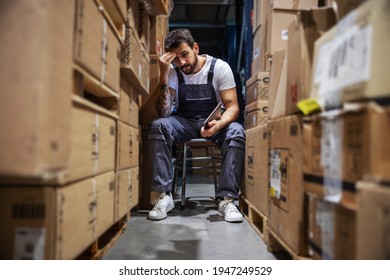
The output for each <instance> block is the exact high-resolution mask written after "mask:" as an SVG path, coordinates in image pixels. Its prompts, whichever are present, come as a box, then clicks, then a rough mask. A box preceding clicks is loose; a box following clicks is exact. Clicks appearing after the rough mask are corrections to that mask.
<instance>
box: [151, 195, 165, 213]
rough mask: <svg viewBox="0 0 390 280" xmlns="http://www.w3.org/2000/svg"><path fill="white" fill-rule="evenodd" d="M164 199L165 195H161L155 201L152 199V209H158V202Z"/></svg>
mask: <svg viewBox="0 0 390 280" xmlns="http://www.w3.org/2000/svg"><path fill="white" fill-rule="evenodd" d="M164 197H165V193H161V194H160V196H159V197H156V198H155V199H153V201H152V204H153V205H154V207H153V209H156V208H157V207H158V202H159V201H160V199H162V198H164Z"/></svg>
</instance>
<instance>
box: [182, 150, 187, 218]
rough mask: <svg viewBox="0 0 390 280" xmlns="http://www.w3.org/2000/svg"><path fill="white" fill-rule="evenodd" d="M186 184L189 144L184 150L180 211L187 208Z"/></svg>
mask: <svg viewBox="0 0 390 280" xmlns="http://www.w3.org/2000/svg"><path fill="white" fill-rule="evenodd" d="M186 183H187V143H184V148H183V182H182V184H181V206H180V209H181V210H184V209H185V208H186Z"/></svg>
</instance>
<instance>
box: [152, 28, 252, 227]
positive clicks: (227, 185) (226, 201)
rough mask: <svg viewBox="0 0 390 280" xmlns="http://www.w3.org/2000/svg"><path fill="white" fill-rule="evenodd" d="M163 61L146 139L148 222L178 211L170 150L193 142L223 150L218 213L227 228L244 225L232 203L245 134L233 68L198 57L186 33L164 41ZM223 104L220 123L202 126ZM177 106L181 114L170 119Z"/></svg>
mask: <svg viewBox="0 0 390 280" xmlns="http://www.w3.org/2000/svg"><path fill="white" fill-rule="evenodd" d="M165 51H166V53H165V54H164V55H162V56H161V57H160V59H159V67H160V72H161V76H160V89H159V93H158V97H157V100H156V110H157V113H158V115H159V116H160V117H161V118H159V119H157V120H154V121H153V122H152V124H151V127H150V133H149V134H148V142H149V147H150V154H151V156H152V163H153V167H152V181H151V201H152V203H153V204H154V208H153V210H151V211H150V212H149V214H148V219H151V220H161V219H164V218H166V217H167V212H169V211H170V210H172V209H173V208H174V203H173V199H172V195H171V193H170V191H171V189H172V179H173V174H172V173H173V172H172V145H176V144H177V143H183V142H186V141H188V140H191V139H193V138H200V137H204V138H208V139H210V140H212V141H213V142H214V143H216V144H217V145H218V146H219V147H220V148H221V150H222V154H223V159H222V167H221V173H220V179H219V184H218V189H217V193H216V196H217V197H218V198H220V199H221V202H220V203H219V206H218V213H219V214H220V215H221V216H222V217H224V219H225V220H226V221H228V222H242V221H243V216H242V214H241V213H240V212H239V211H238V210H237V208H236V206H235V204H234V199H237V198H238V194H239V190H240V183H241V176H242V171H243V164H244V157H245V133H244V129H243V127H242V125H241V124H239V123H237V122H235V120H236V119H237V117H238V115H239V105H238V100H237V93H236V85H235V82H234V76H233V73H232V70H231V68H230V66H229V65H228V64H227V63H226V62H224V61H222V60H220V59H216V58H213V57H211V56H209V55H199V46H198V44H197V43H196V42H195V41H194V39H193V37H192V35H191V33H190V31H189V30H187V29H177V30H173V31H172V32H170V33H169V34H168V36H167V37H166V39H165ZM219 101H222V103H223V104H224V107H225V111H224V113H223V114H222V117H221V118H220V119H219V120H212V121H210V122H209V123H208V127H207V129H206V128H205V127H204V126H203V123H204V121H205V119H206V118H207V116H208V115H209V114H210V113H211V112H212V111H213V109H214V108H215V107H216V106H217V104H218V103H219ZM173 104H175V107H176V108H177V112H176V113H175V114H174V115H171V113H172V111H173V107H174V106H173Z"/></svg>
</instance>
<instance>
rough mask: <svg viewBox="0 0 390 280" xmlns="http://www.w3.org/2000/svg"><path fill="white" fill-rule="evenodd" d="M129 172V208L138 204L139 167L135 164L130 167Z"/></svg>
mask: <svg viewBox="0 0 390 280" xmlns="http://www.w3.org/2000/svg"><path fill="white" fill-rule="evenodd" d="M130 172H131V177H130V178H131V200H130V209H133V208H134V207H136V206H138V203H139V196H140V186H139V167H138V166H135V167H132V168H131V169H130Z"/></svg>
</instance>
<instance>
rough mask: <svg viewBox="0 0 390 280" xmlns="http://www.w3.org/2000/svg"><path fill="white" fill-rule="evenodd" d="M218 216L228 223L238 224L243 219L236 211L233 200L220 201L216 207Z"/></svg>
mask: <svg viewBox="0 0 390 280" xmlns="http://www.w3.org/2000/svg"><path fill="white" fill-rule="evenodd" d="M218 214H219V215H220V216H222V217H223V218H224V219H225V221H227V222H230V223H239V222H243V221H244V217H243V216H242V214H241V213H240V211H238V210H237V207H236V205H235V204H234V201H233V200H222V201H221V202H220V203H219V206H218Z"/></svg>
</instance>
